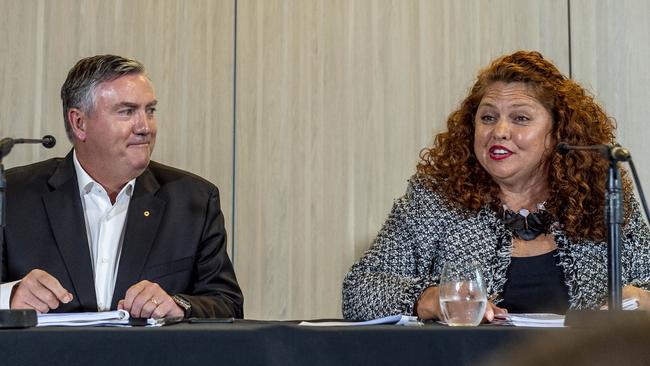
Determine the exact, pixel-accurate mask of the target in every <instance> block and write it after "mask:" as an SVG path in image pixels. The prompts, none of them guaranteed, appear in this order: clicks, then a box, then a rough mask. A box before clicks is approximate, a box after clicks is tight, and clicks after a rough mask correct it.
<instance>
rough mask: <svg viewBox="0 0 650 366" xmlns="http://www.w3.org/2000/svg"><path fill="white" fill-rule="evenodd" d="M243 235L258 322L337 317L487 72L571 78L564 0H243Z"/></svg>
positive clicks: (238, 228)
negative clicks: (410, 183)
mask: <svg viewBox="0 0 650 366" xmlns="http://www.w3.org/2000/svg"><path fill="white" fill-rule="evenodd" d="M237 7H238V8H237V14H238V17H237V24H238V25H237V61H236V62H237V66H236V68H237V76H236V85H237V95H236V100H237V102H236V107H235V108H236V131H237V132H236V176H235V186H236V192H235V202H236V213H235V219H236V221H235V235H236V264H237V269H238V277H239V279H240V283H241V285H242V287H243V289H244V293H245V297H246V308H245V312H246V315H247V317H251V318H263V319H269V318H271V319H290V318H294V319H295V318H324V317H340V316H341V313H340V303H341V291H340V289H341V281H342V279H343V276H344V274H345V273H346V272H347V270H348V269H349V267H350V265H351V264H352V263H353V261H355V260H357V259H358V258H359V256H360V255H361V254H362V253H363V251H365V249H367V248H368V246H369V245H370V243H371V241H372V239H373V238H374V236H375V234H376V232H377V231H378V229H379V228H380V226H381V224H382V223H383V221H384V219H385V217H386V215H387V213H388V211H389V210H390V207H391V205H392V200H393V199H394V198H396V197H398V196H400V195H402V194H403V192H404V190H405V187H406V180H407V178H408V177H409V176H410V175H412V174H413V173H414V170H415V164H416V162H417V160H418V152H419V150H420V149H421V148H422V147H424V146H426V145H428V144H430V143H431V142H432V136H433V133H434V132H437V131H439V130H441V129H442V128H444V125H445V118H446V116H447V115H448V113H449V112H451V110H452V108H454V107H455V106H456V105H457V103H458V102H459V101H460V98H461V97H462V96H463V95H464V94H465V93H466V91H467V90H468V88H469V87H470V84H471V82H472V80H473V79H474V76H475V74H476V72H477V70H478V68H479V67H482V66H484V65H485V64H486V63H487V62H488V61H489V60H491V59H492V58H494V57H495V56H497V55H500V54H503V53H505V52H510V51H512V50H515V49H519V48H526V49H539V50H541V51H542V52H543V53H544V54H545V55H546V56H548V57H549V58H551V59H553V60H554V61H555V62H556V63H557V64H558V66H559V67H560V68H561V69H562V70H563V71H565V72H568V65H569V59H568V17H567V9H568V8H567V2H566V1H564V0H562V1H560V0H557V1H542V0H540V1H519V0H509V1H490V2H487V1H485V2H483V1H481V2H477V1H470V0H466V1H455V0H445V1H402V0H382V1H375V0H356V1H348V0H320V1H319V0H313V1H298V0H293V1H292V0H267V1H255V0H239V1H238V5H237Z"/></svg>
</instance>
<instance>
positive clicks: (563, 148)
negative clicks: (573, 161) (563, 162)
mask: <svg viewBox="0 0 650 366" xmlns="http://www.w3.org/2000/svg"><path fill="white" fill-rule="evenodd" d="M556 148H557V151H558V152H559V153H560V154H562V155H566V154H567V153H568V152H569V144H567V143H566V142H560V143H559V144H557V146H556Z"/></svg>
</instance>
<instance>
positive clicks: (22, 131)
mask: <svg viewBox="0 0 650 366" xmlns="http://www.w3.org/2000/svg"><path fill="white" fill-rule="evenodd" d="M102 53H115V54H120V55H124V56H127V57H133V58H136V59H138V60H140V61H142V62H143V63H144V64H145V66H146V67H147V69H148V72H149V75H150V77H151V79H152V81H153V84H154V87H155V89H156V94H157V97H158V99H159V104H158V130H159V132H158V140H157V145H156V149H155V151H154V155H153V158H154V159H156V160H158V161H161V162H163V163H167V164H170V165H173V166H175V167H178V168H180V169H185V170H189V171H191V172H193V173H196V174H198V175H201V176H203V177H205V178H206V179H208V180H210V181H212V182H214V183H215V184H217V186H219V188H220V190H221V199H222V207H223V209H224V213H225V217H226V224H227V225H231V223H232V219H231V216H232V170H233V165H232V164H233V153H232V149H233V88H234V74H233V57H234V0H192V1H176V0H164V1H160V0H138V1H128V0H111V1H105V0H57V1H45V0H24V1H15V0H0V136H12V137H40V136H42V135H44V134H47V133H49V134H52V135H55V136H56V137H57V139H58V144H57V146H56V147H55V148H54V149H53V151H51V150H44V149H43V148H42V147H37V146H32V147H27V146H16V147H15V148H14V150H13V151H12V154H11V155H10V156H8V157H7V158H6V159H5V161H4V163H5V167H6V168H9V167H12V166H17V165H22V164H26V163H29V162H34V161H38V160H42V159H44V158H48V157H53V156H63V155H65V154H66V153H67V152H68V150H69V149H70V146H71V145H70V144H69V142H68V141H67V138H66V136H65V132H64V127H63V118H62V112H61V102H60V98H59V90H60V87H61V84H62V83H63V81H64V80H65V77H66V75H67V71H68V70H69V69H70V68H71V67H72V65H74V63H75V62H76V61H77V60H78V59H79V58H82V57H86V56H91V55H95V54H102ZM230 232H232V230H229V233H230Z"/></svg>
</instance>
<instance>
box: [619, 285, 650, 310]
mask: <svg viewBox="0 0 650 366" xmlns="http://www.w3.org/2000/svg"><path fill="white" fill-rule="evenodd" d="M631 297H633V298H635V299H637V300H639V310H646V311H647V310H650V291H646V290H644V289H642V288H638V287H636V286H632V285H626V286H623V298H624V299H627V298H631Z"/></svg>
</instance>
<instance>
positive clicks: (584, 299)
mask: <svg viewBox="0 0 650 366" xmlns="http://www.w3.org/2000/svg"><path fill="white" fill-rule="evenodd" d="M423 179H424V178H417V177H414V178H411V179H410V180H409V185H408V189H407V192H406V194H405V195H404V196H403V197H401V198H399V199H398V200H396V201H395V203H394V205H393V209H392V211H391V213H390V214H389V216H388V219H387V220H386V222H385V223H384V226H383V227H382V229H381V230H380V231H379V234H378V235H377V238H376V239H375V241H374V243H373V245H372V247H371V248H370V249H369V250H368V251H367V252H366V253H365V254H364V256H363V257H362V258H361V260H359V262H358V263H355V264H354V265H353V266H352V268H351V269H350V272H349V273H348V274H347V276H346V277H345V280H344V281H343V316H344V317H345V318H347V319H372V318H378V317H383V316H387V315H394V314H412V313H413V305H414V304H415V302H416V300H417V299H418V296H420V294H421V293H422V291H423V290H424V289H425V288H427V287H428V286H434V285H437V284H438V281H439V276H440V272H441V270H442V266H443V265H444V263H445V262H447V261H452V262H469V261H474V262H477V263H479V264H480V265H481V266H482V268H483V271H484V276H485V283H486V286H487V290H488V296H490V295H493V294H500V293H501V292H502V290H503V286H504V284H505V283H506V280H507V279H506V270H507V268H508V266H509V264H510V253H511V250H512V233H511V232H510V231H509V230H508V229H506V228H505V227H504V226H503V224H502V223H501V221H500V220H499V218H498V215H497V214H496V213H495V212H494V211H493V210H491V209H489V208H487V207H484V208H483V209H481V210H480V211H479V212H478V214H469V215H468V214H467V211H463V210H462V209H458V208H454V207H452V206H451V204H450V203H449V201H448V200H446V199H445V198H444V197H443V196H441V195H440V194H439V193H435V192H432V191H431V190H429V189H427V188H426V187H425V186H424V183H423ZM631 206H632V210H633V212H631V213H630V215H629V217H630V220H629V222H628V223H627V224H626V225H624V227H623V235H622V236H621V241H622V260H621V261H622V272H623V284H632V285H635V286H639V287H643V288H646V289H647V288H648V286H649V285H650V231H649V230H648V226H647V225H646V224H645V222H644V221H643V219H642V217H641V216H640V213H639V208H638V203H637V202H636V201H634V202H633V203H632V205H631ZM593 220H603V218H601V217H594V218H593ZM551 233H552V234H553V235H554V236H555V241H556V243H557V245H558V254H557V256H558V257H559V258H558V262H559V264H558V265H559V266H561V267H562V270H563V271H564V277H565V279H566V285H567V288H568V291H569V298H570V300H569V302H570V304H569V306H570V308H571V309H585V308H596V307H599V306H600V305H602V304H603V303H604V301H605V299H606V297H607V243H605V242H593V241H587V240H585V241H579V242H574V241H571V240H569V239H568V238H567V237H566V235H565V233H564V232H563V231H562V229H561V227H560V225H558V224H557V223H556V224H554V225H552V227H551ZM500 300H501V299H500V298H497V300H496V301H495V302H496V303H498V302H499V301H500Z"/></svg>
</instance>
